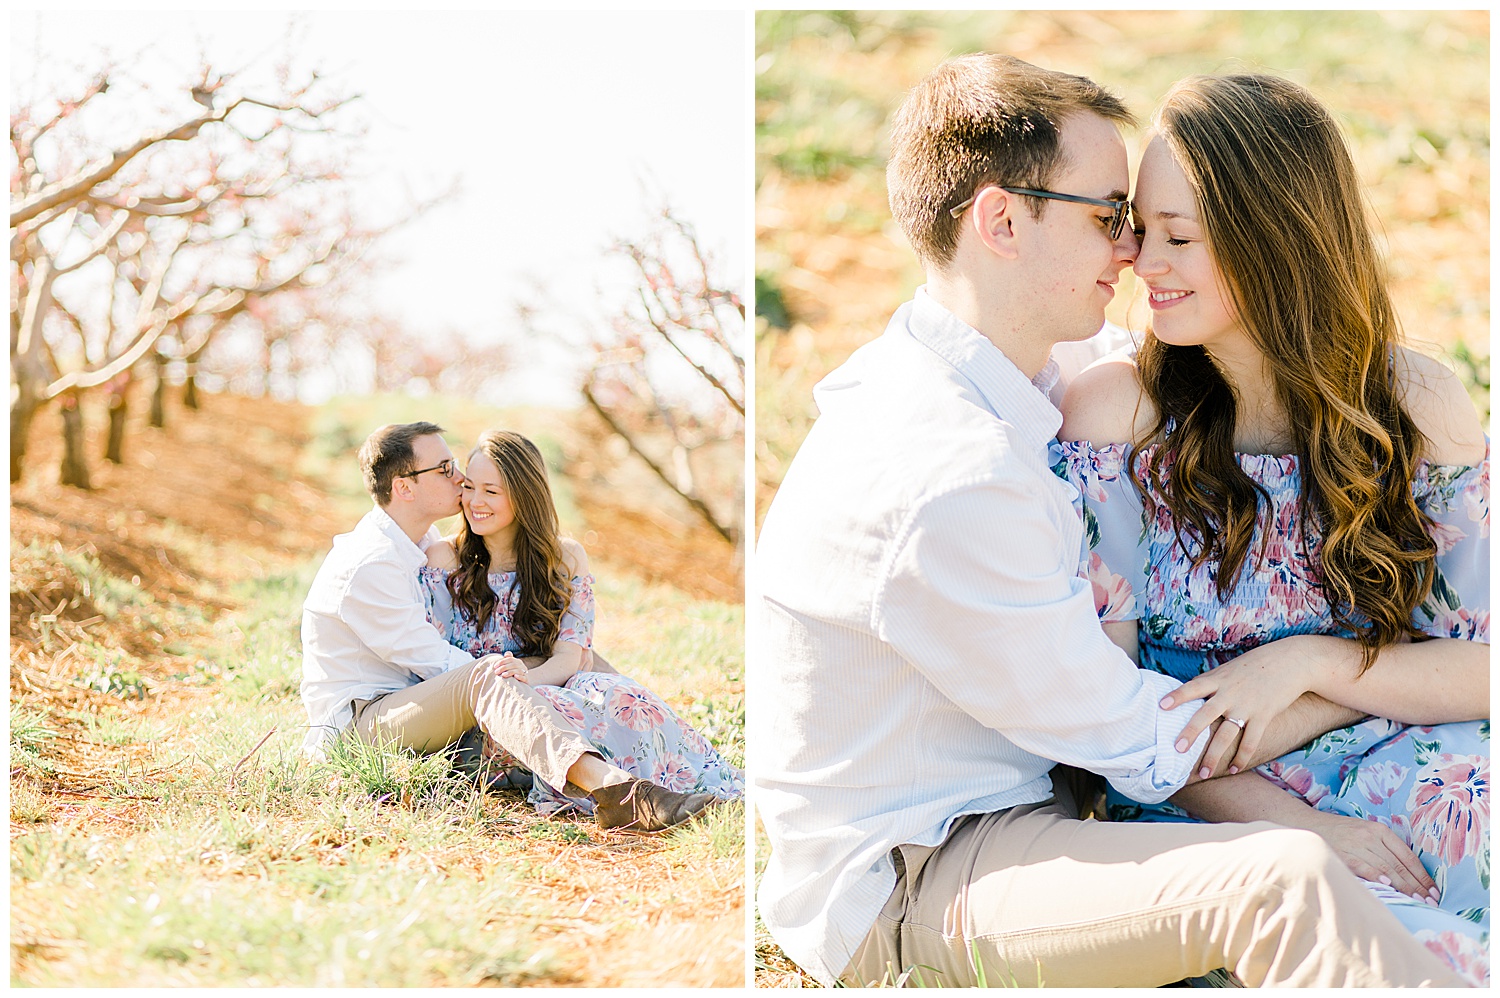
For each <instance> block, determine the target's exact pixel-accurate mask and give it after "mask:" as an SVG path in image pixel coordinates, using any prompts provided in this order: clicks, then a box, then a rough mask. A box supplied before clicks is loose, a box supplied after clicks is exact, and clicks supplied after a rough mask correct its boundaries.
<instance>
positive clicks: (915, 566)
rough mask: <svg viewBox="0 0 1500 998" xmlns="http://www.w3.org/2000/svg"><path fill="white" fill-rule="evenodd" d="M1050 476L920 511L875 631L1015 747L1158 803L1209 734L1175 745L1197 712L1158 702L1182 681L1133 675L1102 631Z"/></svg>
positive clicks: (881, 599) (952, 497)
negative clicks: (1051, 492) (1180, 747)
mask: <svg viewBox="0 0 1500 998" xmlns="http://www.w3.org/2000/svg"><path fill="white" fill-rule="evenodd" d="M1050 484H1051V483H1048V482H1042V481H1040V480H1031V479H1030V478H1029V477H1025V476H1018V477H1017V480H1015V481H987V482H980V483H975V484H972V485H966V486H964V487H961V488H957V489H954V490H953V491H951V492H948V493H944V494H941V495H938V496H934V497H932V498H930V499H928V500H927V501H926V502H924V503H922V504H920V505H919V506H918V507H917V508H916V509H914V510H913V511H912V513H910V514H909V516H908V519H907V522H906V523H904V524H902V525H901V526H900V528H899V531H898V532H897V533H896V535H895V539H894V542H893V545H892V551H891V554H890V556H889V558H888V559H887V561H886V564H885V566H884V568H883V573H882V578H881V580H880V582H879V589H878V591H877V594H876V598H875V601H874V610H873V613H872V617H873V619H872V624H873V627H874V630H875V633H876V634H877V635H878V636H879V637H881V638H882V639H883V640H885V641H887V642H889V643H890V645H891V646H892V647H893V648H895V649H896V650H897V651H898V652H900V653H901V654H902V655H903V656H904V657H905V658H906V659H907V661H908V662H910V663H911V664H912V665H913V667H914V668H916V669H917V670H918V671H920V672H921V673H922V674H923V676H924V677H925V678H926V679H927V680H928V681H929V682H931V683H932V684H933V686H935V687H936V688H937V689H938V690H939V691H940V692H941V693H942V694H943V695H944V696H946V697H947V698H948V699H949V700H951V701H952V702H953V703H954V704H956V705H958V706H959V707H960V708H961V709H963V710H965V711H966V712H968V713H969V714H970V715H972V716H973V717H974V718H975V719H976V720H978V721H979V722H980V723H982V724H984V725H985V726H987V727H989V728H991V729H993V730H995V731H997V732H999V733H1001V734H1003V735H1004V736H1005V737H1006V738H1007V739H1008V740H1009V741H1011V742H1012V743H1013V744H1015V745H1016V746H1018V747H1019V748H1022V749H1024V750H1026V751H1028V752H1031V753H1033V754H1034V755H1038V756H1041V757H1042V758H1045V759H1051V760H1054V761H1056V762H1063V763H1067V764H1069V765H1073V766H1077V767H1079V768H1082V769H1087V770H1090V771H1091V772H1096V773H1099V774H1100V775H1102V776H1104V777H1106V778H1107V779H1109V780H1110V782H1111V783H1113V784H1114V785H1115V787H1116V788H1117V789H1119V790H1120V791H1121V792H1122V793H1125V794H1126V795H1128V796H1130V797H1132V798H1133V799H1135V800H1143V801H1159V800H1162V799H1164V798H1166V797H1167V796H1168V795H1169V794H1171V793H1172V792H1173V791H1175V790H1177V789H1178V788H1180V787H1181V786H1182V785H1183V783H1184V782H1185V781H1186V780H1187V778H1188V775H1189V773H1190V772H1191V771H1192V770H1193V769H1194V768H1195V765H1194V764H1195V763H1196V761H1197V760H1198V758H1199V756H1200V755H1201V752H1202V746H1203V745H1204V744H1206V742H1207V737H1208V736H1207V733H1206V732H1205V733H1204V734H1202V735H1201V736H1200V737H1199V738H1198V739H1196V740H1195V743H1194V744H1192V745H1190V746H1188V747H1187V751H1186V752H1178V751H1177V750H1175V749H1174V747H1173V743H1174V742H1175V741H1176V740H1177V737H1178V735H1179V733H1180V732H1181V730H1182V727H1183V725H1184V724H1185V723H1186V722H1187V719H1188V717H1189V716H1190V715H1191V713H1192V712H1193V710H1195V709H1196V708H1195V707H1192V706H1184V707H1181V708H1179V709H1177V710H1175V711H1164V710H1161V709H1159V707H1158V701H1160V700H1161V699H1162V697H1163V695H1165V694H1166V693H1168V692H1170V691H1171V690H1173V689H1176V687H1177V685H1178V684H1177V683H1176V682H1175V681H1174V680H1171V679H1169V678H1167V677H1165V676H1161V675H1157V674H1154V673H1149V672H1143V671H1141V670H1138V669H1136V667H1135V666H1134V664H1133V663H1131V662H1130V660H1129V659H1127V658H1126V657H1125V655H1124V654H1123V653H1122V652H1121V651H1120V650H1119V649H1118V648H1116V647H1115V646H1114V645H1112V644H1111V643H1110V642H1109V640H1108V639H1107V638H1105V636H1104V632H1103V631H1102V630H1100V628H1099V624H1098V619H1097V615H1096V613H1095V611H1094V601H1093V593H1092V589H1091V587H1090V586H1089V583H1088V582H1087V581H1086V580H1084V579H1080V578H1079V577H1078V575H1077V571H1076V570H1077V564H1078V553H1077V551H1073V552H1069V551H1067V550H1064V548H1065V547H1066V546H1067V545H1066V544H1065V542H1064V535H1063V533H1062V532H1061V529H1060V526H1059V524H1058V522H1056V521H1055V520H1054V519H1052V517H1053V516H1063V515H1068V516H1071V515H1073V514H1072V510H1071V509H1068V508H1066V507H1063V508H1058V507H1059V506H1060V504H1057V503H1053V502H1049V501H1048V498H1047V497H1046V496H1044V495H1039V494H1038V491H1039V490H1040V489H1045V488H1047V487H1048V486H1049V485H1050ZM1070 555H1071V557H1070Z"/></svg>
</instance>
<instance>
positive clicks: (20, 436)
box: [10, 375, 40, 484]
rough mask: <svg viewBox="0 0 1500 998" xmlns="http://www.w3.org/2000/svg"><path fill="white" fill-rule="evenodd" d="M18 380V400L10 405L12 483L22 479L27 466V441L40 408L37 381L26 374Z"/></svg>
mask: <svg viewBox="0 0 1500 998" xmlns="http://www.w3.org/2000/svg"><path fill="white" fill-rule="evenodd" d="M17 381H18V382H19V384H18V385H17V388H18V389H19V390H18V391H17V392H16V400H15V401H14V402H12V403H11V405H10V480H11V482H12V484H14V483H15V482H19V481H20V480H21V472H22V469H24V468H25V467H26V441H27V439H28V438H29V437H30V436H31V421H32V419H33V418H34V417H35V416H36V411H37V409H38V408H40V403H39V401H38V399H37V393H36V385H35V383H33V382H32V380H31V379H30V378H27V377H25V376H24V375H22V376H21V377H19V378H18V379H17Z"/></svg>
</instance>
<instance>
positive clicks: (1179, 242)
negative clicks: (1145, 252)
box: [1135, 225, 1192, 246]
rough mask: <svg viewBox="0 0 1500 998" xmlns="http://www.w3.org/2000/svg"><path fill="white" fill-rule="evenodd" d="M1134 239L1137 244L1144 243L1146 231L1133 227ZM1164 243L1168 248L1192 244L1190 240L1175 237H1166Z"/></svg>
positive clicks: (1140, 227)
mask: <svg viewBox="0 0 1500 998" xmlns="http://www.w3.org/2000/svg"><path fill="white" fill-rule="evenodd" d="M1135 238H1136V241H1137V242H1140V243H1144V242H1145V241H1146V230H1145V228H1143V227H1142V226H1139V225H1138V226H1136V227H1135ZM1166 242H1167V245H1168V246H1186V245H1187V244H1188V243H1190V242H1192V240H1191V239H1178V238H1177V237H1175V236H1168V237H1167V239H1166Z"/></svg>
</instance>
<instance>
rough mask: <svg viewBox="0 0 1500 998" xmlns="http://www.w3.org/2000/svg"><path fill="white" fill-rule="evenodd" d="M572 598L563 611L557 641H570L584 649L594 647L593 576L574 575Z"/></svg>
mask: <svg viewBox="0 0 1500 998" xmlns="http://www.w3.org/2000/svg"><path fill="white" fill-rule="evenodd" d="M571 585H572V587H573V596H572V598H571V599H569V600H568V608H567V609H566V610H564V611H563V615H562V629H561V630H559V631H558V632H557V640H559V641H571V642H572V643H573V644H575V645H582V646H583V647H584V648H592V647H593V646H594V576H593V575H592V574H589V575H575V576H573V581H572V583H571Z"/></svg>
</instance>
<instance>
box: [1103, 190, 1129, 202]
mask: <svg viewBox="0 0 1500 998" xmlns="http://www.w3.org/2000/svg"><path fill="white" fill-rule="evenodd" d="M1129 197H1130V192H1129V191H1122V190H1120V189H1119V188H1118V187H1116V188H1115V189H1114V190H1112V191H1110V192H1109V193H1108V194H1106V195H1104V197H1103V198H1102V199H1101V200H1104V201H1124V200H1126V199H1127V198H1129Z"/></svg>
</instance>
